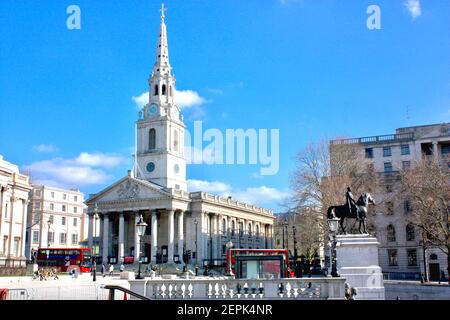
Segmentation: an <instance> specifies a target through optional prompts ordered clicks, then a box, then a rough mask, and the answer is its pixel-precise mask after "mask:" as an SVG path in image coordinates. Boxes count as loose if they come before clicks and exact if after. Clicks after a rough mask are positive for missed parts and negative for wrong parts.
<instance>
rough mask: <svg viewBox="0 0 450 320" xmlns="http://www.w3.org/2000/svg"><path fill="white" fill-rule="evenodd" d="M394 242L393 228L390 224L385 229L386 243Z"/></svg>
mask: <svg viewBox="0 0 450 320" xmlns="http://www.w3.org/2000/svg"><path fill="white" fill-rule="evenodd" d="M395 240H396V237H395V227H394V226H393V225H392V224H390V225H388V227H387V241H388V242H394V241H395Z"/></svg>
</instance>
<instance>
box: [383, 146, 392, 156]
mask: <svg viewBox="0 0 450 320" xmlns="http://www.w3.org/2000/svg"><path fill="white" fill-rule="evenodd" d="M390 156H392V149H391V147H383V157H390Z"/></svg>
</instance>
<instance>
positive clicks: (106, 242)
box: [102, 214, 109, 263]
mask: <svg viewBox="0 0 450 320" xmlns="http://www.w3.org/2000/svg"><path fill="white" fill-rule="evenodd" d="M108 255H109V216H108V214H104V216H103V249H102V257H103V258H102V259H103V262H104V263H108Z"/></svg>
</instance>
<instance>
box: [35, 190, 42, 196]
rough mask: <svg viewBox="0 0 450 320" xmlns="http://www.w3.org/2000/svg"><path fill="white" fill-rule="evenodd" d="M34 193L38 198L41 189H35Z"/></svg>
mask: <svg viewBox="0 0 450 320" xmlns="http://www.w3.org/2000/svg"><path fill="white" fill-rule="evenodd" d="M34 195H35V196H36V197H37V198H39V197H40V196H41V190H36V192H35V193H34Z"/></svg>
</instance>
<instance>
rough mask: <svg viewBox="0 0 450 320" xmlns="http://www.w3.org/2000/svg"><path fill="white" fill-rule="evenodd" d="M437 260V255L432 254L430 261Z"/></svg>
mask: <svg viewBox="0 0 450 320" xmlns="http://www.w3.org/2000/svg"><path fill="white" fill-rule="evenodd" d="M437 259H438V256H437V254H436V253H432V254H430V260H437Z"/></svg>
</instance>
